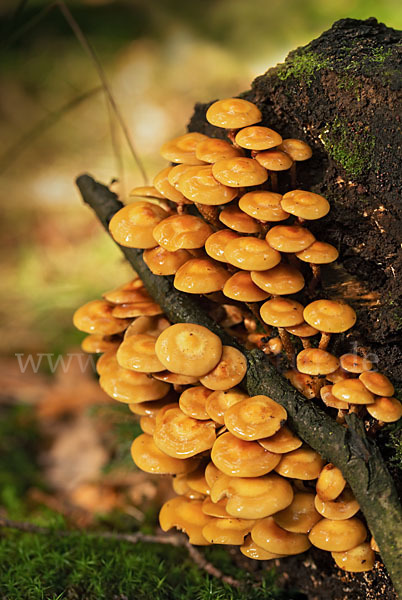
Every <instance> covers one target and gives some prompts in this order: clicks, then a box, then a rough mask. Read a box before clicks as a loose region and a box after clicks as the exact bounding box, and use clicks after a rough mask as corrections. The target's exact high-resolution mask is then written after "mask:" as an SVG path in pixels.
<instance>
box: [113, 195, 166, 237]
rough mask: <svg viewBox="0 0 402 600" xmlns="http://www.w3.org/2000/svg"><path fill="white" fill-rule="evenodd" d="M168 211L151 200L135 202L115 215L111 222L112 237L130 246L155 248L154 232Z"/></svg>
mask: <svg viewBox="0 0 402 600" xmlns="http://www.w3.org/2000/svg"><path fill="white" fill-rule="evenodd" d="M166 216H167V213H166V211H165V210H163V209H162V208H160V206H156V204H151V203H150V202H133V203H132V204H128V205H127V206H124V207H123V208H121V209H120V210H119V211H117V213H115V214H114V215H113V217H112V218H111V220H110V223H109V231H110V233H111V236H112V238H113V239H114V240H115V241H116V242H117V243H118V244H120V245H121V246H127V247H128V248H144V249H145V248H154V247H155V246H156V245H157V244H156V243H155V240H154V237H153V235H152V232H153V230H154V227H155V226H156V225H157V224H158V223H160V222H161V221H162V220H163V219H165V217H166Z"/></svg>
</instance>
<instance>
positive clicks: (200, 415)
mask: <svg viewBox="0 0 402 600" xmlns="http://www.w3.org/2000/svg"><path fill="white" fill-rule="evenodd" d="M211 393H212V392H211V390H208V389H207V388H206V387H204V386H203V385H197V386H194V387H189V388H187V389H186V390H184V392H182V394H181V396H180V398H179V406H180V409H181V411H182V412H184V414H185V415H187V416H188V417H193V419H200V420H201V421H204V420H208V419H209V418H210V417H209V414H208V413H207V411H206V410H205V405H206V401H207V399H208V396H210V394H211Z"/></svg>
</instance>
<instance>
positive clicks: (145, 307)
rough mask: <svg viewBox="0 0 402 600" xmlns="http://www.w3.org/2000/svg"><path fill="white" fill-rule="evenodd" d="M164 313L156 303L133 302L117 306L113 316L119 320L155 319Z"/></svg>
mask: <svg viewBox="0 0 402 600" xmlns="http://www.w3.org/2000/svg"><path fill="white" fill-rule="evenodd" d="M162 313H163V311H162V309H161V307H160V306H159V304H156V302H153V301H152V300H150V301H145V302H132V303H130V304H117V305H116V306H115V307H114V308H113V310H112V315H113V316H114V317H118V318H119V319H126V318H130V317H141V316H146V317H153V316H156V315H161V314H162Z"/></svg>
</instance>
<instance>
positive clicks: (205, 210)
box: [195, 202, 223, 230]
mask: <svg viewBox="0 0 402 600" xmlns="http://www.w3.org/2000/svg"><path fill="white" fill-rule="evenodd" d="M195 205H196V207H197V210H198V212H199V213H200V215H201V216H202V217H203V219H204V220H205V221H206V222H207V223H209V224H210V225H211V226H212V227H213V228H214V229H216V230H218V229H223V225H222V223H221V222H220V221H219V210H218V207H217V206H207V205H206V204H198V203H197V202H196V203H195Z"/></svg>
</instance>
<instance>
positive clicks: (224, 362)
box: [200, 346, 247, 391]
mask: <svg viewBox="0 0 402 600" xmlns="http://www.w3.org/2000/svg"><path fill="white" fill-rule="evenodd" d="M246 372H247V360H246V357H245V356H244V354H243V353H242V352H240V350H237V349H236V348H233V347H232V346H223V347H222V356H221V359H220V361H219V362H218V364H217V365H216V367H214V368H213V369H212V371H210V372H209V373H207V374H206V375H204V376H203V377H201V378H200V381H201V383H202V384H203V385H205V387H207V388H209V389H210V390H217V391H223V390H229V389H230V388H232V387H234V386H235V385H237V384H238V383H240V382H241V381H242V379H243V377H244V376H245V374H246Z"/></svg>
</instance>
